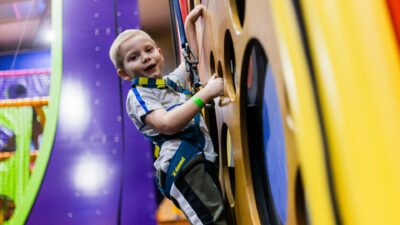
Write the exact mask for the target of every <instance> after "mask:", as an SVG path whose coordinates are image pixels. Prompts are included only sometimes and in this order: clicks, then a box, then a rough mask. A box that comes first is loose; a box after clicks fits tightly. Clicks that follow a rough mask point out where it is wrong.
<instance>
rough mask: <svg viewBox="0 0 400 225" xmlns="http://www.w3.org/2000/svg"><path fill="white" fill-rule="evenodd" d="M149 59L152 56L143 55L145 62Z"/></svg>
mask: <svg viewBox="0 0 400 225" xmlns="http://www.w3.org/2000/svg"><path fill="white" fill-rule="evenodd" d="M149 60H150V57H149V56H148V55H147V54H146V55H143V62H147V61H149Z"/></svg>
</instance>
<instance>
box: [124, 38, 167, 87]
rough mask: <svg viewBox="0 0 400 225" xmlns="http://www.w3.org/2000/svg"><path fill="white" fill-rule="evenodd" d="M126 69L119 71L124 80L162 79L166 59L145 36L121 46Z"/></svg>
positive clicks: (130, 40) (132, 39)
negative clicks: (138, 78)
mask: <svg viewBox="0 0 400 225" xmlns="http://www.w3.org/2000/svg"><path fill="white" fill-rule="evenodd" d="M120 52H121V56H122V59H123V63H124V69H118V70H117V73H118V75H119V76H120V77H121V78H122V79H124V80H133V79H134V78H135V77H148V78H162V74H161V73H162V66H163V63H164V57H163V55H162V53H161V50H160V49H159V48H157V47H156V46H155V45H154V44H153V42H152V41H151V40H150V39H148V38H147V37H146V36H144V35H141V34H139V35H136V36H135V37H133V38H131V39H129V40H127V41H125V42H124V43H122V44H121V46H120Z"/></svg>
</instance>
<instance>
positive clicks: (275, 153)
mask: <svg viewBox="0 0 400 225" xmlns="http://www.w3.org/2000/svg"><path fill="white" fill-rule="evenodd" d="M266 73H267V74H266V79H265V86H264V95H263V110H262V117H263V119H262V120H263V135H264V151H265V157H266V159H265V161H266V165H267V168H266V170H267V173H268V177H269V183H270V185H271V187H270V188H271V192H272V197H273V200H274V204H275V207H276V210H277V212H278V215H279V217H280V219H281V221H282V223H283V224H286V218H287V183H288V182H287V169H286V168H287V166H286V153H285V152H286V147H285V133H284V130H283V123H282V114H281V111H280V106H279V100H278V96H277V92H276V87H275V81H274V76H273V73H272V70H271V67H270V66H268V67H267V72H266Z"/></svg>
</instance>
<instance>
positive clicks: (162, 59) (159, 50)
mask: <svg viewBox="0 0 400 225" xmlns="http://www.w3.org/2000/svg"><path fill="white" fill-rule="evenodd" d="M158 52H159V53H160V55H161V61H162V62H164V55H163V54H162V51H161V48H159V49H158Z"/></svg>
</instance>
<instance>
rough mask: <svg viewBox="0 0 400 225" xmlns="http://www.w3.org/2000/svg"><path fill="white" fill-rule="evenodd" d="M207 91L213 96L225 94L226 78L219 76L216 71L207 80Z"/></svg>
mask: <svg viewBox="0 0 400 225" xmlns="http://www.w3.org/2000/svg"><path fill="white" fill-rule="evenodd" d="M204 89H206V90H205V91H206V92H207V94H209V95H210V96H211V97H212V98H215V97H218V96H221V95H223V94H224V80H223V79H222V78H221V77H218V76H217V74H216V73H214V75H213V76H212V77H210V79H209V80H208V82H207V85H206V87H205V88H204Z"/></svg>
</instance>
